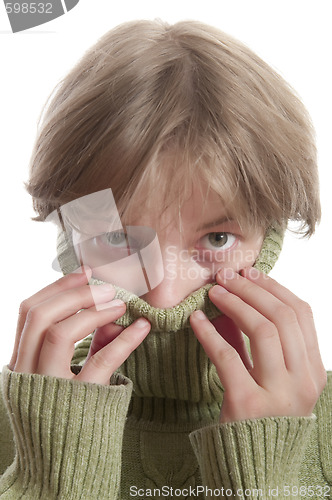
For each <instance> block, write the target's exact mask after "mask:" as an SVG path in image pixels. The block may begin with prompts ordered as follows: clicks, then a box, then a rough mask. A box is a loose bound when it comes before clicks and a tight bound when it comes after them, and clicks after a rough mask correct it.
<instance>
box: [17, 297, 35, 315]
mask: <svg viewBox="0 0 332 500" xmlns="http://www.w3.org/2000/svg"><path fill="white" fill-rule="evenodd" d="M31 305H32V304H31V302H30V300H29V299H25V300H23V301H22V302H21V304H20V307H19V310H18V313H19V315H23V316H26V315H27V314H28V311H29V309H30V308H31Z"/></svg>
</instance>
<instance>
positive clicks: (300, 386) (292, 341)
mask: <svg viewBox="0 0 332 500" xmlns="http://www.w3.org/2000/svg"><path fill="white" fill-rule="evenodd" d="M241 274H242V275H239V274H237V273H234V272H232V271H231V270H230V269H226V270H221V271H219V272H218V274H217V282H218V283H219V284H218V285H215V286H214V287H212V288H211V289H210V291H209V297H210V299H211V301H212V302H213V303H214V304H215V305H216V306H217V307H218V309H220V311H222V312H223V313H224V314H225V315H226V317H227V319H226V320H224V322H226V323H228V326H229V325H231V328H232V339H231V338H230V336H229V335H228V337H227V332H225V331H224V330H223V320H222V318H223V316H222V317H220V318H217V321H215V322H214V323H215V325H216V327H217V328H215V327H214V326H213V324H212V323H211V322H210V321H208V319H207V318H206V317H205V315H204V314H203V319H200V316H201V315H200V313H202V311H196V312H194V313H193V314H192V315H191V317H190V323H191V326H192V328H193V330H194V332H195V335H196V337H197V339H198V340H199V342H200V343H201V344H202V346H203V348H204V350H205V352H206V354H207V355H208V356H209V358H210V359H211V361H212V362H213V363H214V365H215V366H216V369H217V372H218V375H219V377H220V380H221V383H222V385H223V387H224V389H225V392H224V398H223V403H222V408H221V416H220V421H221V422H222V423H223V422H231V421H235V420H245V419H252V418H261V417H269V416H309V415H311V414H312V410H313V408H314V406H315V404H316V402H317V400H318V398H319V396H320V394H321V392H322V391H323V388H324V386H325V384H326V371H325V369H324V366H323V364H322V360H321V356H320V353H319V348H318V341H317V336H316V331H315V326H314V321H313V316H312V312H311V309H310V307H309V306H308V304H306V303H305V302H303V301H302V300H300V299H299V298H298V297H296V296H295V295H294V294H293V293H291V292H290V291H289V290H287V289H286V288H284V287H282V286H281V285H280V284H279V283H277V282H276V281H274V280H273V279H271V278H270V277H268V276H267V275H265V274H263V273H261V272H259V271H258V270H257V269H254V268H247V269H244V270H243V271H241ZM218 320H219V321H218ZM241 331H243V332H244V333H245V334H246V335H247V336H248V337H249V340H250V347H251V354H252V361H253V364H252V363H250V362H249V360H248V355H247V354H246V353H245V352H244V344H243V341H242V333H241ZM225 337H226V338H227V339H228V340H229V342H227V341H226V340H225ZM231 344H233V345H231Z"/></svg>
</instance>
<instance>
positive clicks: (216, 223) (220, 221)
mask: <svg viewBox="0 0 332 500" xmlns="http://www.w3.org/2000/svg"><path fill="white" fill-rule="evenodd" d="M225 222H235V221H234V219H230V218H229V217H225V216H224V217H221V218H220V219H217V220H214V221H211V222H206V223H204V224H202V225H201V226H198V228H197V231H202V230H203V229H207V228H209V227H214V226H220V225H221V224H225Z"/></svg>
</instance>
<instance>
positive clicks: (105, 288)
mask: <svg viewBox="0 0 332 500" xmlns="http://www.w3.org/2000/svg"><path fill="white" fill-rule="evenodd" d="M114 292H115V290H114V288H113V287H112V285H110V284H108V283H105V284H104V285H96V286H95V287H94V288H93V289H92V293H96V294H97V295H99V296H103V295H110V294H111V293H114Z"/></svg>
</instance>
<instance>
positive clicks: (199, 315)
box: [190, 311, 254, 393]
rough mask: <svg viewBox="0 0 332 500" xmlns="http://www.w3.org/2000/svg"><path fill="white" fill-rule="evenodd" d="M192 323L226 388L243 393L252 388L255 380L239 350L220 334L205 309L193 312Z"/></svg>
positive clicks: (198, 338)
mask: <svg viewBox="0 0 332 500" xmlns="http://www.w3.org/2000/svg"><path fill="white" fill-rule="evenodd" d="M190 324H191V327H192V329H193V331H194V333H195V335H196V337H197V340H198V341H199V342H200V343H201V344H202V346H203V349H204V351H205V352H206V355H207V356H208V357H209V358H210V360H211V361H212V363H213V364H214V365H215V367H216V369H217V372H218V375H219V378H220V381H221V383H222V385H223V387H224V388H225V390H232V391H240V392H241V393H242V392H243V391H246V390H248V389H249V388H252V386H253V384H254V381H253V379H252V378H251V376H250V375H249V374H248V371H247V369H246V367H245V366H244V364H243V363H242V361H241V358H240V356H239V354H238V352H237V351H236V350H235V349H234V348H233V347H232V346H231V345H230V344H229V343H228V342H226V340H225V339H224V338H223V337H222V336H221V335H219V334H218V332H217V331H216V329H215V328H214V326H213V325H212V324H211V322H210V321H209V320H208V319H207V318H206V316H205V314H204V313H203V311H195V312H194V313H192V314H191V316H190Z"/></svg>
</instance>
